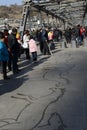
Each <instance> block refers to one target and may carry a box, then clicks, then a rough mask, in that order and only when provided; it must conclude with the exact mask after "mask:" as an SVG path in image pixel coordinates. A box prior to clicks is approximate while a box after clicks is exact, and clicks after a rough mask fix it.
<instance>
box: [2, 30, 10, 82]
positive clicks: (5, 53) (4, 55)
mask: <svg viewBox="0 0 87 130" xmlns="http://www.w3.org/2000/svg"><path fill="white" fill-rule="evenodd" d="M8 60H9V54H8V50H7V47H6V45H5V43H4V33H3V32H1V31H0V62H1V65H2V73H3V79H4V80H7V79H9V78H8V77H7V73H6V67H7V61H8Z"/></svg>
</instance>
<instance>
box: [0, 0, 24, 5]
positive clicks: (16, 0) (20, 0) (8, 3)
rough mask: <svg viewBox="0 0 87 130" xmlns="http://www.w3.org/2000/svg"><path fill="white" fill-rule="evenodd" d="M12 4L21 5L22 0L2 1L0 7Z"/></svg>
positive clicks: (0, 0)
mask: <svg viewBox="0 0 87 130" xmlns="http://www.w3.org/2000/svg"><path fill="white" fill-rule="evenodd" d="M11 4H17V5H21V4H22V0H0V5H7V6H8V5H11Z"/></svg>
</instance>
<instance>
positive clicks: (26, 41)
mask: <svg viewBox="0 0 87 130" xmlns="http://www.w3.org/2000/svg"><path fill="white" fill-rule="evenodd" d="M29 36H30V33H29V31H28V30H26V31H25V33H24V35H23V45H22V46H23V48H24V51H25V54H26V59H29V60H30V54H29V47H28V42H29Z"/></svg>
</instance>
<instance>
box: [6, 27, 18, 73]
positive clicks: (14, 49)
mask: <svg viewBox="0 0 87 130" xmlns="http://www.w3.org/2000/svg"><path fill="white" fill-rule="evenodd" d="M16 33H17V29H16V28H13V29H12V33H11V34H9V36H8V49H9V51H10V52H11V55H12V70H13V73H14V74H15V73H18V71H19V70H18V64H17V62H18V56H19V43H18V41H17V38H16Z"/></svg>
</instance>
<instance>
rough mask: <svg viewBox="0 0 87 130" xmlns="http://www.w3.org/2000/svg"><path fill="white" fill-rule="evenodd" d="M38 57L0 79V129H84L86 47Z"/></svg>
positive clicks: (86, 112) (86, 123)
mask: <svg viewBox="0 0 87 130" xmlns="http://www.w3.org/2000/svg"><path fill="white" fill-rule="evenodd" d="M38 55H39V56H38V63H35V64H34V63H30V62H29V61H27V60H24V59H22V60H21V61H20V68H22V71H21V72H20V73H19V74H17V75H12V73H11V72H10V73H8V75H9V76H10V77H11V79H10V80H9V81H4V82H3V80H2V79H1V80H0V130H87V48H84V47H80V48H73V49H72V48H67V49H60V48H59V46H57V48H56V49H55V50H54V53H53V55H52V56H51V57H49V56H43V55H40V54H38Z"/></svg>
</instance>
